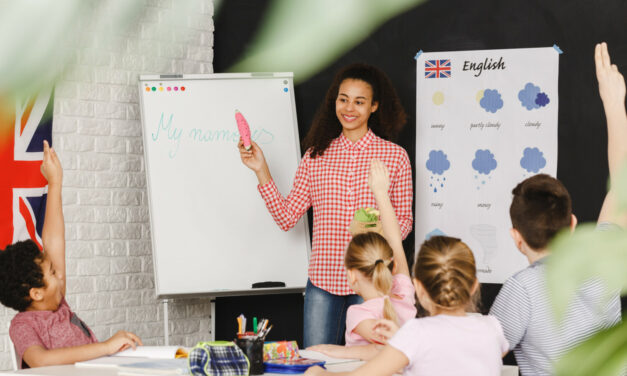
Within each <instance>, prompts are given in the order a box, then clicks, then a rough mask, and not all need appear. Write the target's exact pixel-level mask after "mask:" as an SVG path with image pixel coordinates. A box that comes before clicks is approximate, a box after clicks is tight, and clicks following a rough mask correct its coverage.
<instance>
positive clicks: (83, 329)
mask: <svg viewBox="0 0 627 376" xmlns="http://www.w3.org/2000/svg"><path fill="white" fill-rule="evenodd" d="M41 173H42V175H43V176H44V177H45V178H46V180H48V197H47V200H46V215H45V218H44V226H43V230H42V243H43V251H40V250H39V248H38V247H37V245H36V244H35V242H33V241H32V240H26V241H20V242H17V243H15V244H12V245H10V246H8V247H6V249H5V250H4V251H1V252H0V302H2V304H3V305H5V306H7V307H9V308H13V309H15V310H17V311H19V313H18V314H17V315H15V317H14V318H13V320H12V321H11V327H10V329H9V335H10V337H11V341H12V342H13V346H15V350H16V353H17V357H18V364H20V368H29V367H41V366H47V365H55V364H71V363H75V362H79V361H84V360H89V359H93V358H97V357H100V356H104V355H110V354H114V353H116V352H118V351H120V350H124V349H126V348H128V347H133V348H135V346H136V345H137V344H139V345H141V344H142V343H141V340H140V339H139V338H138V337H137V336H136V335H135V334H133V333H130V332H126V331H118V332H117V333H116V334H115V335H114V336H112V337H111V338H109V339H108V340H106V341H105V342H100V343H99V342H98V340H97V339H96V337H95V335H94V333H93V332H92V331H91V330H90V329H89V327H88V326H87V325H86V324H85V323H84V322H83V321H81V319H79V318H78V316H76V314H75V313H74V312H72V310H71V309H70V307H69V306H68V304H67V302H66V301H65V281H66V278H65V225H64V221H63V209H62V205H61V186H62V180H63V169H62V168H61V163H60V162H59V158H58V157H57V155H56V153H55V151H54V149H52V148H50V147H49V145H48V142H47V141H44V157H43V162H42V164H41Z"/></svg>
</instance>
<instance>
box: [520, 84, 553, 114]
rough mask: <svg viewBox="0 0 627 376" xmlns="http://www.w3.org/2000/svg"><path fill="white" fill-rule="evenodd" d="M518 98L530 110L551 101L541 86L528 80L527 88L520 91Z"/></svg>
mask: <svg viewBox="0 0 627 376" xmlns="http://www.w3.org/2000/svg"><path fill="white" fill-rule="evenodd" d="M518 99H519V100H520V103H521V104H522V106H523V107H525V108H526V109H527V110H529V111H531V110H534V109H538V108H540V107H544V106H546V105H547V104H549V102H550V100H549V96H548V95H546V93H543V92H541V90H540V87H539V86H535V85H534V84H532V83H531V82H528V83H527V84H526V85H525V88H524V89H522V90H521V91H519V92H518Z"/></svg>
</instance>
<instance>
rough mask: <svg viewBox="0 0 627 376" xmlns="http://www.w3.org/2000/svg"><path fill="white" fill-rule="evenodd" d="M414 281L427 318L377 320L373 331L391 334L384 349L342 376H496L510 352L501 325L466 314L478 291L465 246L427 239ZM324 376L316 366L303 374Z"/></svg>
mask: <svg viewBox="0 0 627 376" xmlns="http://www.w3.org/2000/svg"><path fill="white" fill-rule="evenodd" d="M413 282H414V286H415V288H416V295H417V296H418V300H419V301H420V304H421V305H422V306H423V307H424V308H425V309H426V310H427V311H428V312H429V314H430V316H428V317H422V318H418V319H413V320H409V321H408V322H407V323H405V325H403V327H402V328H400V329H398V326H397V325H398V324H396V323H394V322H393V321H391V320H380V321H379V322H378V323H377V324H376V326H377V327H376V328H375V333H379V334H383V337H387V338H389V336H390V335H391V334H393V336H392V338H390V339H389V340H388V341H387V346H385V348H383V349H382V350H381V351H380V352H379V353H378V354H377V355H376V356H375V357H374V358H373V359H371V360H370V361H369V362H367V363H366V364H364V365H363V366H361V367H360V368H358V369H356V370H354V371H353V372H351V373H342V374H343V375H360V376H368V375H377V376H379V375H392V374H394V373H397V372H402V373H403V375H477V376H497V375H500V374H501V368H502V361H501V357H502V356H503V355H505V353H506V352H507V351H508V350H509V345H508V343H507V340H506V339H505V336H504V335H503V329H502V328H501V325H500V324H499V322H498V321H497V320H496V318H495V317H493V316H481V315H468V314H467V311H468V310H469V309H468V308H469V307H471V306H473V297H474V296H475V294H476V292H477V290H478V287H479V283H478V281H477V275H476V267H475V258H474V257H473V254H472V252H471V251H470V249H469V248H468V246H467V245H466V244H465V243H464V242H462V241H461V240H460V239H456V238H451V237H447V236H434V237H432V238H430V239H429V240H427V241H425V242H424V243H423V244H422V246H421V247H420V251H419V253H418V258H417V259H416V264H415V266H414V279H413ZM382 328H383V330H381V329H382ZM394 332H396V333H395V334H394ZM375 338H376V337H375ZM326 374H327V372H326V371H324V370H323V369H322V368H320V367H313V368H310V369H309V370H307V372H306V373H305V375H310V376H311V375H326Z"/></svg>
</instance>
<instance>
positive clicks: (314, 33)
mask: <svg viewBox="0 0 627 376" xmlns="http://www.w3.org/2000/svg"><path fill="white" fill-rule="evenodd" d="M423 1H424V0H366V1H364V0H314V1H294V0H274V1H273V3H272V5H271V7H270V9H269V10H268V13H267V15H266V17H265V19H264V21H263V24H262V26H261V28H260V29H259V32H258V34H257V36H256V39H255V40H254V41H253V43H252V44H251V49H250V50H249V51H246V52H245V54H244V57H243V58H242V60H240V61H239V62H238V63H237V64H235V65H234V66H233V67H231V68H230V69H229V71H232V72H294V81H295V82H296V83H299V82H303V81H306V80H307V79H308V78H309V77H311V76H312V75H314V74H316V73H317V72H319V71H320V70H322V69H324V67H326V66H327V65H329V64H331V63H332V62H333V61H335V60H337V58H339V57H340V56H342V55H343V54H344V53H346V52H347V51H348V50H350V49H351V48H354V47H355V46H356V45H357V44H359V43H360V42H362V41H363V40H365V39H366V38H368V36H370V34H372V33H373V32H374V31H375V30H376V29H377V28H378V27H379V26H381V25H382V24H383V23H384V22H386V21H388V20H389V19H390V18H392V17H395V16H397V15H398V14H400V13H402V12H404V11H406V10H408V9H411V8H413V7H414V6H416V5H418V4H420V3H422V2H423ZM407 58H411V56H408V57H407Z"/></svg>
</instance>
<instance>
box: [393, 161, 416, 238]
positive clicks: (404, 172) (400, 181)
mask: <svg viewBox="0 0 627 376" xmlns="http://www.w3.org/2000/svg"><path fill="white" fill-rule="evenodd" d="M396 171H397V172H396V175H395V176H394V177H393V179H392V181H391V182H390V201H391V202H392V206H393V207H394V211H395V213H396V218H397V219H398V224H399V226H400V227H401V235H402V236H403V239H405V238H406V237H407V235H409V233H410V232H411V229H412V224H413V220H414V217H413V214H412V211H411V204H412V200H413V186H412V177H411V165H410V163H409V156H407V152H406V151H405V150H403V153H402V155H401V158H400V160H399V167H398V169H397V170H396Z"/></svg>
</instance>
